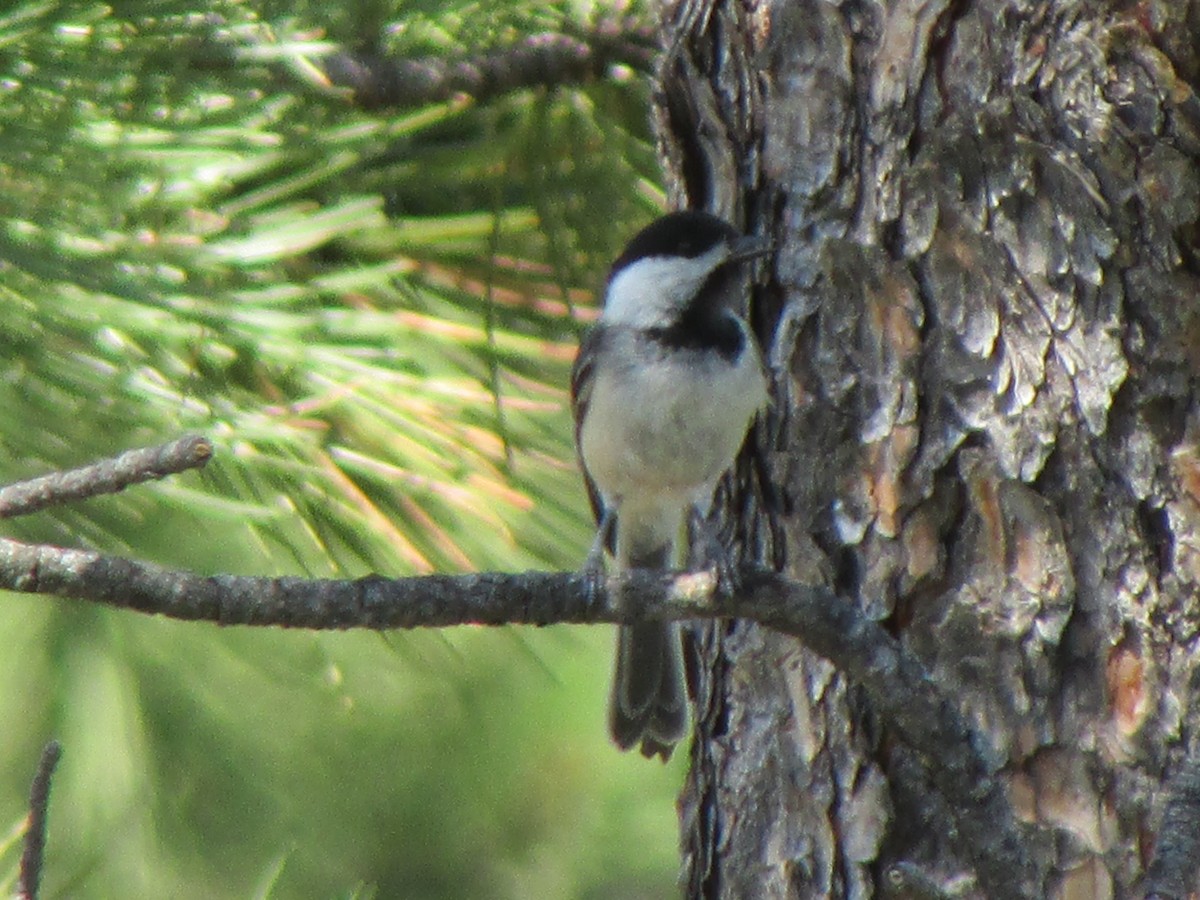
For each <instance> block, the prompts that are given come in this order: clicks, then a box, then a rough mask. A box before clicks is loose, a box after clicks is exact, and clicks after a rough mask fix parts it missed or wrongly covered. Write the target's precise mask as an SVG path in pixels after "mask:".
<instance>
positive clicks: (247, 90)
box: [0, 0, 683, 898]
mask: <svg viewBox="0 0 1200 900" xmlns="http://www.w3.org/2000/svg"><path fill="white" fill-rule="evenodd" d="M625 17H632V18H634V19H637V18H639V17H640V18H641V19H642V20H647V13H646V11H645V10H643V9H642V8H641V7H639V6H636V5H634V6H622V7H621V8H620V9H619V10H616V9H612V8H606V7H604V6H599V5H592V4H580V3H553V4H552V3H541V2H480V3H472V2H461V0H458V2H455V0H451V2H444V0H436V2H433V0H430V2H402V0H388V2H382V0H375V2H367V3H359V4H340V5H338V4H328V3H316V2H287V3H275V2H268V0H260V2H245V3H240V2H205V3H201V2H198V0H193V2H192V3H190V4H188V3H180V2H174V0H161V2H149V0H141V2H137V0H131V2H122V3H119V4H113V5H111V6H109V5H105V4H99V3H75V2H18V3H16V4H15V5H14V4H11V3H10V4H7V5H6V11H5V12H0V309H2V315H0V480H2V481H3V482H5V483H7V482H12V481H15V480H19V479H21V478H24V477H28V476H32V475H36V474H41V473H43V472H45V471H49V470H53V469H58V468H63V467H68V466H73V465H79V464H82V463H85V462H89V461H92V460H95V459H98V458H101V457H104V456H107V455H110V454H112V453H115V452H117V451H119V450H122V449H127V448H131V447H136V446H144V445H149V444H156V443H160V442H163V441H166V440H170V439H172V438H175V437H178V436H179V435H181V434H183V433H185V432H199V433H202V434H204V435H207V436H209V437H210V438H211V439H212V440H213V441H214V443H215V444H216V447H217V455H216V458H215V459H214V461H213V462H212V463H210V465H209V466H208V467H207V469H205V470H204V471H203V472H201V473H195V472H191V473H187V474H184V475H182V476H178V477H175V478H172V479H170V480H168V481H165V482H160V483H155V484H152V485H147V486H141V487H137V488H134V489H131V490H129V491H127V492H125V493H124V494H122V495H119V496H113V497H106V498H100V499H96V500H92V501H88V502H86V503H80V504H75V505H73V506H70V507H66V508H60V509H57V510H52V511H49V512H43V513H40V514H37V515H34V516H30V517H28V518H22V519H17V520H11V521H8V522H5V523H3V533H5V534H7V535H9V536H13V537H17V538H21V539H26V540H42V541H48V542H53V543H56V544H61V545H66V546H77V547H91V548H98V549H103V550H106V551H110V552H115V553H120V554H127V555H130V556H135V557H138V558H142V559H149V560H153V561H156V562H160V563H163V564H167V565H171V566H177V567H185V568H188V569H193V570H196V571H201V572H236V573H247V574H281V573H292V574H308V575H313V576H335V577H342V576H355V575H361V574H364V573H368V572H378V573H382V574H388V575H400V574H415V573H422V572H431V571H468V570H474V569H481V570H486V569H502V570H510V571H516V570H522V569H526V568H541V569H571V568H575V567H577V566H578V565H579V563H580V561H581V559H582V557H583V554H584V552H585V549H586V547H587V544H588V542H589V540H590V536H591V523H590V519H589V517H588V516H587V512H586V502H585V499H584V495H583V491H582V488H581V486H580V484H579V478H578V474H577V472H576V471H575V466H574V460H573V450H572V447H571V424H570V416H569V413H568V410H567V403H566V391H565V387H566V383H567V377H568V372H569V366H570V361H571V359H572V356H573V353H574V347H575V345H576V343H577V340H578V337H579V333H580V331H581V329H582V328H583V327H584V326H585V324H586V321H587V320H588V317H589V316H588V313H589V310H590V309H592V308H593V303H594V300H593V289H594V288H595V287H596V286H597V285H598V284H599V283H600V281H601V279H602V277H603V271H604V267H605V264H606V262H607V260H608V259H610V258H611V257H612V255H613V254H614V253H615V252H616V250H617V248H618V246H619V245H620V244H621V243H622V242H623V239H624V237H625V236H627V235H628V233H629V232H630V231H631V229H633V228H635V227H637V226H638V225H640V224H642V223H644V222H645V221H646V220H648V219H649V218H651V217H652V216H653V215H654V214H655V213H656V212H657V211H658V210H660V209H661V208H662V206H663V198H662V196H661V193H660V189H659V187H658V182H657V179H658V172H657V168H656V162H655V156H654V152H653V146H652V143H651V139H650V135H649V130H648V125H647V113H646V108H647V99H648V86H647V82H648V79H647V73H646V72H645V70H644V69H645V67H644V66H639V65H638V64H637V63H636V61H634V62H630V63H628V64H616V65H612V66H609V67H608V68H607V69H605V70H603V71H601V72H599V73H598V74H597V75H596V77H593V78H589V79H586V80H578V81H574V82H565V83H562V84H559V85H558V86H555V87H530V88H520V89H516V90H512V91H508V92H506V93H503V94H500V95H498V96H494V97H490V98H488V99H486V100H482V101H480V102H475V101H474V100H473V99H472V98H469V97H463V96H459V97H452V98H451V99H449V100H447V101H445V102H439V103H434V104H427V105H422V106H417V107H413V106H411V105H403V104H393V105H388V104H384V105H382V106H379V107H377V108H373V109H367V108H364V105H363V104H362V103H361V102H356V101H355V97H354V96H352V95H351V94H350V93H349V92H348V91H345V90H339V89H338V88H337V87H336V86H335V85H330V84H328V83H327V80H326V79H325V78H324V76H323V74H322V73H323V71H326V70H327V67H326V60H327V59H328V58H329V57H328V54H330V53H331V52H342V51H347V52H352V53H365V54H368V56H369V58H373V59H378V58H384V59H408V60H413V59H426V58H428V59H458V58H468V57H471V56H473V55H476V54H479V53H482V52H485V51H492V50H495V49H497V48H503V47H506V46H511V45H512V44H514V43H515V42H518V41H520V40H522V39H523V38H525V37H528V36H530V35H537V34H540V33H545V32H553V33H569V34H577V35H586V34H588V33H589V31H590V30H593V29H595V28H596V27H597V26H598V25H600V24H611V23H614V22H616V23H618V24H620V21H621V20H623V19H624V18H625ZM618 30H619V29H618ZM364 58H367V57H364ZM323 67H326V68H323ZM611 639H612V637H611V633H610V632H609V631H608V630H607V629H567V628H547V629H542V630H531V629H528V630H527V629H494V630H489V629H479V628H474V629H473V628H462V629H454V630H450V631H446V632H437V633H434V632H429V633H404V634H382V635H381V634H376V633H352V634H315V633H308V632H290V633H285V632H280V631H266V630H262V631H253V630H249V629H229V630H222V629H219V628H217V627H215V626H208V625H203V624H183V623H178V622H171V621H166V620H161V619H157V618H147V617H142V616H138V615H135V614H132V613H118V612H111V611H107V610H103V609H96V608H90V607H88V606H85V605H83V604H79V603H71V602H61V601H52V600H48V599H40V598H29V597H19V596H13V595H6V596H4V597H3V603H0V640H2V641H3V652H2V653H0V719H2V720H3V721H4V722H5V723H6V726H7V727H6V728H5V734H4V740H3V741H2V742H0V833H3V832H4V831H6V830H7V831H8V834H7V837H6V838H4V840H3V843H2V844H0V850H2V855H0V872H3V873H6V875H7V882H6V883H5V885H4V887H5V889H7V890H9V891H11V888H12V885H13V879H14V878H15V873H16V861H17V857H18V855H19V853H20V840H19V837H20V835H19V829H20V827H21V822H22V819H23V816H24V814H25V809H26V802H27V800H26V797H27V792H28V787H29V781H30V778H31V776H32V773H33V769H34V766H35V763H36V760H37V756H38V753H39V750H40V748H41V746H42V745H43V743H44V742H45V741H46V740H48V739H49V738H51V737H57V738H59V739H60V740H61V741H62V743H63V746H64V755H63V759H62V762H61V764H60V767H59V770H58V773H57V776H56V779H55V782H54V791H53V795H52V800H51V808H50V833H49V847H48V852H47V862H46V871H45V876H44V896H46V897H73V898H74V897H79V898H89V897H150V898H159V897H176V898H191V897H197V898H200V897H202V898H223V897H230V898H242V897H271V898H293V897H294V898H303V897H317V898H320V897H382V898H391V897H396V898H443V897H446V898H451V897H452V898H475V897H480V898H484V897H487V898H491V897H498V898H505V897H521V898H525V897H537V898H543V897H544V898H558V897H564V898H568V897H580V898H608V897H620V898H637V897H662V896H670V895H672V894H674V893H675V888H674V880H675V872H676V868H677V851H676V843H677V839H676V825H675V814H674V794H675V790H676V787H677V784H678V782H679V779H680V777H681V771H682V769H681V767H682V762H683V761H682V760H680V759H677V760H675V761H674V762H673V763H672V765H671V766H669V767H665V768H664V767H662V766H659V765H656V764H651V763H648V762H646V761H644V760H642V759H641V758H637V757H629V756H622V755H621V754H619V753H617V752H616V751H615V750H614V749H613V748H612V747H611V746H610V745H609V744H608V742H607V739H606V737H605V730H604V699H605V695H606V693H607V682H608V675H609V673H608V666H609V653H610V644H611ZM5 823H9V824H5Z"/></svg>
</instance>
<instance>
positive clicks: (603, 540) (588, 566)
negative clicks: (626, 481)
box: [583, 506, 616, 607]
mask: <svg viewBox="0 0 1200 900" xmlns="http://www.w3.org/2000/svg"><path fill="white" fill-rule="evenodd" d="M615 524H616V515H615V514H614V512H613V510H612V507H609V506H606V507H605V508H604V513H603V515H601V516H600V524H599V525H597V526H596V538H595V540H593V541H592V546H591V548H590V549H589V550H588V554H587V557H586V558H585V559H584V561H583V577H584V581H585V585H584V591H585V592H586V595H587V605H588V606H589V607H592V606H594V605H595V603H596V599H597V598H598V597H599V596H600V590H601V588H602V587H603V585H604V577H605V572H604V548H605V546H606V545H607V544H608V543H609V540H608V535H609V532H610V531H612V529H613V526H614V525H615Z"/></svg>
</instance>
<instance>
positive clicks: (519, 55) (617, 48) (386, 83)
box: [320, 21, 658, 109]
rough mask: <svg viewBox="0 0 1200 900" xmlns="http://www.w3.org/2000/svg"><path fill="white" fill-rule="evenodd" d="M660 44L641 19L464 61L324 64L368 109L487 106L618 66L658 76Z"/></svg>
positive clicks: (359, 56) (536, 38)
mask: <svg viewBox="0 0 1200 900" xmlns="http://www.w3.org/2000/svg"><path fill="white" fill-rule="evenodd" d="M657 49H658V46H657V42H656V40H655V38H654V34H653V32H652V31H651V30H650V29H649V28H646V27H644V26H641V25H639V24H638V23H636V21H630V22H619V23H607V24H602V25H599V26H597V27H596V28H594V29H592V30H589V31H580V32H578V33H576V34H557V33H543V34H537V35H532V36H530V37H527V38H524V39H522V40H520V41H518V42H517V43H515V44H512V45H511V46H509V47H505V48H502V49H498V50H493V51H491V52H489V53H484V54H481V55H479V56H475V57H467V58H463V59H457V60H455V59H441V58H437V57H426V58H420V59H392V58H387V57H383V56H379V55H377V54H370V53H350V52H340V53H333V54H330V55H328V56H326V57H324V58H322V59H321V60H320V67H321V70H322V71H323V72H324V74H325V77H326V78H328V79H329V81H330V83H331V85H332V86H334V87H339V88H348V89H349V90H351V91H352V92H353V97H354V102H355V103H356V104H357V105H359V106H362V107H363V108H365V109H381V108H398V109H405V108H412V107H417V106H424V105H426V104H429V103H437V102H441V101H444V100H449V99H451V98H453V97H454V96H456V95H458V94H466V95H468V96H470V97H472V98H473V99H474V100H476V101H477V102H482V101H485V100H488V99H491V98H493V97H496V96H498V95H500V94H505V93H508V92H510V91H515V90H519V89H522V88H532V87H551V88H552V87H559V86H563V85H570V84H578V83H581V82H586V81H589V80H591V79H594V78H599V77H601V76H603V75H604V74H605V73H606V72H607V71H608V70H609V69H610V68H611V67H612V66H614V65H627V66H630V67H631V68H633V69H635V70H637V71H640V72H647V73H648V72H650V71H651V69H652V66H653V60H654V56H655V54H656V52H657Z"/></svg>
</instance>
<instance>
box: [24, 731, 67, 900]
mask: <svg viewBox="0 0 1200 900" xmlns="http://www.w3.org/2000/svg"><path fill="white" fill-rule="evenodd" d="M61 755H62V746H61V745H60V744H59V743H58V741H51V742H50V743H48V744H47V745H46V746H45V747H44V748H43V749H42V758H41V759H40V760H38V767H37V774H36V775H34V777H33V786H32V787H31V788H30V790H29V819H28V822H27V824H26V826H25V850H24V852H23V853H22V854H21V873H20V876H19V878H18V880H17V896H18V897H20V898H21V900H37V895H38V886H39V885H40V884H41V880H42V860H43V856H44V853H45V850H46V810H47V807H48V806H49V803H50V779H51V777H52V776H53V775H54V767H55V766H57V765H58V758H59V756H61Z"/></svg>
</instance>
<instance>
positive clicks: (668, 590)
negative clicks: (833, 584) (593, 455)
mask: <svg viewBox="0 0 1200 900" xmlns="http://www.w3.org/2000/svg"><path fill="white" fill-rule="evenodd" d="M0 588H5V589H9V590H16V591H23V592H26V593H37V594H53V595H56V596H62V597H73V598H76V599H80V600H89V601H92V602H96V603H102V604H105V605H107V606H114V607H119V608H124V609H132V610H137V611H138V612H144V613H159V614H162V615H166V616H171V617H172V618H177V619H186V620H192V621H195V620H202V621H209V622H216V623H218V624H222V625H258V626H263V625H275V626H282V627H288V628H318V629H346V628H418V627H433V628H437V627H445V626H449V625H463V624H477V625H503V624H528V625H548V624H551V623H556V622H573V623H596V622H621V623H631V622H636V621H641V620H644V619H684V618H700V617H727V618H740V619H754V620H756V621H759V622H762V623H763V624H765V625H768V626H770V627H772V628H774V629H776V630H778V631H782V632H785V633H787V634H791V635H794V636H795V637H797V638H798V639H800V640H801V641H802V642H803V643H804V644H805V645H807V646H808V647H810V648H811V649H812V650H814V651H815V652H817V653H819V654H820V655H821V656H824V657H826V658H827V659H829V660H830V661H831V662H833V663H834V665H836V666H838V667H839V668H840V669H842V670H843V671H845V672H846V674H847V675H848V676H849V677H850V678H851V679H852V680H853V681H855V682H856V683H858V684H860V685H862V686H863V688H864V689H865V690H866V691H867V693H868V694H869V695H870V697H871V699H872V701H873V703H874V704H875V706H876V708H877V709H878V710H879V711H880V714H881V715H883V716H884V717H885V718H886V720H887V721H888V722H889V724H890V725H891V727H892V728H893V729H894V730H895V731H896V733H897V735H898V736H899V737H900V738H901V739H902V740H903V741H904V742H905V743H907V744H908V745H909V746H911V747H913V748H914V749H915V750H916V751H917V752H919V753H921V754H922V755H923V756H925V758H926V759H928V760H929V762H930V768H931V771H932V777H933V779H934V782H935V784H936V785H937V787H938V788H939V790H941V791H942V793H943V794H944V795H945V797H946V800H947V801H948V802H949V804H950V806H951V808H952V809H953V810H954V813H955V817H956V821H957V830H958V833H959V834H960V836H961V839H962V850H963V853H964V855H966V856H967V857H968V858H970V859H971V860H972V862H973V863H974V865H975V867H976V873H977V875H978V877H979V882H980V884H981V885H982V886H983V887H984V889H985V890H986V892H987V894H988V896H990V897H996V898H1004V897H1013V898H1018V897H1038V896H1040V894H1041V891H1040V888H1038V887H1037V886H1036V884H1035V878H1034V870H1033V867H1032V864H1031V862H1030V860H1029V857H1028V855H1027V853H1026V849H1025V846H1024V842H1023V840H1022V838H1021V835H1020V833H1019V832H1018V830H1017V825H1016V822H1015V820H1014V818H1013V815H1012V810H1011V808H1010V806H1009V803H1008V798H1007V796H1006V794H1005V791H1004V787H1003V783H1002V782H1001V780H1000V779H999V778H998V777H997V774H996V767H995V765H994V764H993V763H991V762H989V759H988V755H987V753H986V752H985V749H984V746H983V744H982V741H981V740H980V739H979V737H978V736H977V735H976V734H975V733H974V731H973V730H972V729H971V727H970V726H969V725H968V724H967V722H966V720H965V719H964V718H963V717H962V716H961V715H960V714H959V712H958V710H957V709H956V708H955V707H954V706H953V704H951V703H950V702H949V701H948V700H947V699H946V698H945V697H943V696H942V695H941V693H940V691H939V690H938V688H937V686H936V685H934V684H933V682H932V681H930V680H929V678H928V676H927V675H926V674H925V672H924V670H923V669H922V667H921V665H920V663H919V662H917V661H916V659H915V658H913V657H912V656H911V655H909V654H908V653H906V652H905V651H904V650H903V648H902V647H901V646H900V645H899V643H897V642H896V641H895V640H894V639H893V638H892V637H891V636H890V635H888V634H887V633H886V632H885V631H884V630H883V629H882V628H880V627H879V625H877V624H876V623H874V622H872V621H871V620H869V619H867V618H866V617H865V616H864V615H863V614H862V613H861V612H860V611H859V610H858V609H857V608H856V607H855V606H853V605H852V604H849V603H846V602H845V601H843V600H841V599H840V598H838V597H837V596H836V595H834V593H833V592H832V591H831V590H829V589H828V588H826V587H823V586H805V585H800V584H797V583H794V582H792V581H789V580H788V579H786V578H784V577H783V576H781V575H778V574H775V573H771V572H763V571H758V570H750V571H747V572H745V573H743V585H742V588H741V590H739V592H738V594H737V596H736V597H731V596H726V595H724V594H722V593H721V592H720V591H718V590H717V587H716V580H715V578H714V577H713V576H712V575H711V574H710V573H697V574H683V575H680V574H659V573H653V572H635V573H631V574H628V575H625V576H622V577H620V578H614V579H611V580H610V581H609V582H608V583H607V584H605V585H603V586H602V587H601V588H600V589H599V590H598V591H594V592H593V591H591V590H589V584H588V582H587V580H586V579H585V578H584V576H582V575H580V574H576V573H547V572H526V573H523V574H520V575H505V574H498V573H476V574H470V575H426V576H421V577H415V578H394V579H389V578H382V577H379V576H368V577H366V578H360V579H357V580H333V579H326V580H322V579H305V578H265V577H254V576H239V575H214V576H201V575H194V574H191V573H188V572H179V571H171V570H169V569H164V568H161V567H159V566H155V565H151V564H148V563H140V562H135V561H133V560H128V559H121V558H118V557H111V556H104V555H101V554H98V553H92V552H89V551H83V550H64V549H60V548H57V547H49V546H44V545H27V544H22V543H19V542H17V541H12V540H4V539H0ZM618 597H620V598H622V603H620V604H618V603H617V598H618ZM634 610H636V611H637V612H636V613H634V612H633V611H634Z"/></svg>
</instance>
